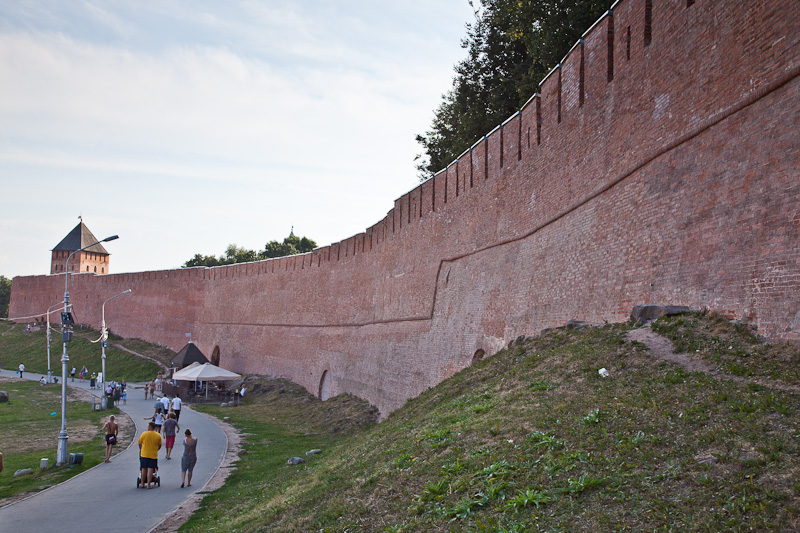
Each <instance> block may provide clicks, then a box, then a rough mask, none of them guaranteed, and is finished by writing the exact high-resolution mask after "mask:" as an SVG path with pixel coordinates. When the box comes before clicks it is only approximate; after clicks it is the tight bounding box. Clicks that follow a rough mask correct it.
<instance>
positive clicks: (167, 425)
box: [162, 413, 181, 460]
mask: <svg viewBox="0 0 800 533" xmlns="http://www.w3.org/2000/svg"><path fill="white" fill-rule="evenodd" d="M162 429H163V430H164V440H165V444H164V447H165V448H166V449H167V455H166V457H167V460H170V459H172V448H173V447H175V433H177V431H178V430H179V429H181V427H180V426H179V425H178V420H177V419H176V418H175V413H170V414H169V416H168V417H167V419H166V420H164V425H163V426H162Z"/></svg>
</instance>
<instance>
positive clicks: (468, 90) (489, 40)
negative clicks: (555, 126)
mask: <svg viewBox="0 0 800 533" xmlns="http://www.w3.org/2000/svg"><path fill="white" fill-rule="evenodd" d="M480 2H481V6H480V8H479V9H478V11H476V15H475V16H476V20H475V22H474V23H472V24H468V25H467V36H466V37H465V38H464V40H462V42H461V46H462V47H463V48H465V49H466V50H467V57H466V59H464V60H462V61H461V62H459V63H458V64H457V65H456V66H455V76H454V77H453V86H452V88H451V89H450V90H449V91H448V92H447V93H446V94H445V95H443V97H442V103H441V104H440V105H439V107H438V108H437V109H436V111H435V112H434V118H433V122H432V124H431V129H430V130H429V131H428V132H427V133H426V134H425V135H417V142H419V143H420V144H421V145H422V147H423V149H424V153H423V154H420V155H418V156H417V170H418V171H419V176H420V180H423V181H424V180H425V179H428V178H429V177H431V176H432V175H433V174H434V173H435V172H438V171H439V170H441V169H443V168H445V167H446V166H447V165H448V164H450V163H451V162H452V161H454V160H455V159H456V158H457V157H458V156H459V155H461V154H462V153H463V152H464V151H465V150H467V149H468V148H469V147H470V146H472V145H473V144H474V143H475V142H476V141H478V140H479V139H480V138H481V137H482V136H483V135H486V134H487V133H488V132H489V131H491V130H492V129H493V128H494V127H495V126H496V125H498V124H500V123H502V122H503V121H504V120H505V119H507V118H508V117H509V116H511V115H513V114H514V113H515V112H516V111H517V110H519V109H520V107H521V106H522V105H523V104H524V103H525V102H526V101H527V100H528V99H529V98H530V97H531V96H533V95H534V94H535V93H536V92H537V91H538V86H539V83H540V82H541V81H542V79H543V78H544V77H545V76H546V75H547V73H548V72H549V71H550V69H552V68H553V67H555V66H556V65H557V64H558V63H559V62H560V61H561V59H562V58H563V57H564V56H565V55H566V53H567V52H568V51H569V49H570V48H571V47H572V46H573V45H574V44H575V43H576V42H577V40H578V39H580V36H581V35H582V34H583V32H584V31H586V30H587V29H588V28H589V27H590V26H591V25H592V24H593V23H594V22H595V21H596V20H597V19H598V18H599V17H600V15H601V14H602V13H603V12H604V11H605V9H607V7H608V2H609V0H480ZM470 3H471V2H470Z"/></svg>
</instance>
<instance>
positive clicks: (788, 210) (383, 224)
mask: <svg viewBox="0 0 800 533" xmlns="http://www.w3.org/2000/svg"><path fill="white" fill-rule="evenodd" d="M799 37H800V6H798V4H797V2H796V1H795V0H769V1H760V2H747V3H743V2H738V1H734V0H727V1H716V2H714V1H711V0H696V1H692V0H652V2H651V0H623V1H621V2H618V3H616V4H615V5H614V6H612V10H611V11H610V12H609V13H608V14H607V15H606V16H604V17H602V18H601V19H600V20H599V21H598V22H597V23H596V24H595V25H594V26H593V27H592V28H591V29H590V30H589V31H587V32H586V34H585V35H584V37H583V39H582V41H581V42H579V43H578V44H576V46H575V47H574V48H573V49H572V50H571V51H570V53H569V54H568V55H567V56H566V57H565V59H564V61H563V62H562V64H561V65H559V66H558V67H556V68H555V69H554V70H553V71H552V72H551V73H550V75H548V77H547V78H546V79H545V80H544V81H543V82H542V85H541V90H540V94H537V95H534V97H532V98H531V100H530V101H529V102H528V103H527V104H526V105H525V106H524V108H523V109H522V110H520V112H519V113H517V114H515V115H514V116H512V117H511V118H509V119H508V120H507V121H506V122H505V123H503V124H502V125H501V126H498V127H497V128H496V129H495V130H493V131H492V132H491V133H489V134H488V135H487V136H486V137H485V138H484V139H481V140H480V141H479V142H477V143H476V144H475V145H474V146H473V147H472V148H471V149H470V150H468V151H467V152H465V153H464V154H462V156H461V157H459V159H458V160H457V161H454V162H453V163H452V164H451V165H450V166H449V167H448V168H447V169H445V170H443V171H442V172H440V173H439V174H437V175H436V176H435V177H434V178H433V179H431V180H429V181H427V182H425V183H423V184H421V185H420V186H418V187H417V188H415V189H414V190H412V191H411V192H409V193H408V194H406V195H404V196H403V197H401V198H399V199H397V200H396V201H395V204H394V208H393V209H392V210H391V211H390V212H389V213H388V215H387V217H386V218H385V219H383V220H381V221H379V222H378V223H377V224H375V225H374V226H372V227H370V228H368V229H367V230H366V231H365V232H364V233H361V234H359V235H355V236H353V237H351V238H349V239H346V240H344V241H342V242H340V243H335V244H332V245H330V246H327V247H324V248H321V249H318V250H315V251H314V252H312V253H309V254H305V255H300V256H294V257H289V258H281V259H275V260H268V261H262V262H256V263H249V264H241V265H232V266H228V267H218V268H209V269H205V268H195V269H185V270H172V271H159V272H144V273H136V274H116V275H109V276H93V275H85V274H84V275H75V276H73V277H71V278H70V286H71V290H70V293H71V295H72V296H73V303H74V305H75V310H76V313H77V314H78V318H79V320H80V321H82V322H90V323H92V324H95V325H97V324H99V322H100V305H101V304H102V301H103V300H104V299H105V298H108V297H109V296H112V295H114V294H116V293H118V292H121V291H122V290H125V289H127V288H132V289H133V291H134V292H133V294H131V295H130V296H126V297H125V298H126V301H125V305H124V306H122V305H115V306H114V307H113V322H112V321H111V320H112V319H111V316H112V312H111V308H108V309H106V318H107V320H108V321H109V323H113V324H114V325H115V326H116V327H114V328H113V329H115V330H116V331H117V332H118V333H119V334H121V335H123V336H132V337H140V338H144V339H147V340H150V341H154V342H159V343H162V344H165V345H168V346H170V347H171V348H173V349H179V348H180V347H181V346H183V344H184V343H185V337H184V333H186V332H191V333H192V337H193V339H194V341H195V343H196V344H198V346H199V347H200V349H201V350H203V352H204V353H206V354H207V355H210V354H211V353H212V351H213V350H214V348H219V350H220V356H221V364H222V366H224V367H226V368H229V369H231V370H235V371H238V372H245V373H250V372H252V373H262V374H269V375H278V376H283V377H287V378H289V379H291V380H293V381H295V382H297V383H300V384H302V385H303V386H305V387H306V388H307V389H308V390H309V391H311V392H312V393H314V394H318V395H321V396H322V397H323V398H326V397H328V396H331V395H336V394H339V393H343V392H349V393H352V394H355V395H358V396H360V397H363V398H365V399H367V400H369V401H370V402H372V403H374V404H375V405H377V406H378V407H379V408H380V410H381V412H382V413H383V414H384V415H385V414H387V413H389V412H390V411H392V410H393V409H396V408H397V407H399V406H401V405H402V404H403V402H404V401H405V400H406V399H408V398H410V397H413V396H415V395H417V394H419V393H420V392H422V391H424V390H425V389H426V388H428V387H431V386H433V385H435V384H437V383H438V382H440V381H441V380H442V379H444V378H446V377H448V376H450V375H452V374H453V373H455V372H457V371H458V370H460V369H462V368H464V367H466V366H468V365H469V364H471V362H472V360H473V357H474V356H475V355H476V354H479V355H480V354H481V353H486V354H492V353H495V352H496V351H497V350H499V349H500V348H501V347H503V346H504V345H505V344H506V343H507V342H508V341H509V340H510V339H513V338H515V337H517V336H518V335H521V334H535V333H536V332H538V331H540V330H541V329H542V328H545V327H551V326H556V325H562V324H563V323H564V322H565V321H566V320H568V319H570V318H578V319H581V320H586V321H589V322H595V323H598V322H602V321H604V320H607V321H621V320H624V319H626V317H627V316H628V314H629V313H630V310H631V307H632V306H633V305H635V304H640V303H650V302H667V303H674V304H684V305H689V306H691V307H696V308H699V307H709V308H711V309H715V310H719V311H722V312H724V313H726V314H728V315H730V316H732V317H736V318H740V319H747V320H750V321H752V322H753V323H755V324H756V325H757V326H758V328H759V330H760V331H761V332H762V333H764V334H765V335H767V336H768V337H770V338H773V339H797V338H798V334H799V333H800V290H798V289H800V253H798V252H800V202H798V198H800V171H798V168H800V138H799V137H798V131H800V118H798V117H800V106H798V101H799V97H800V80H798V75H799V74H800V39H799ZM63 282H64V280H63V277H61V276H34V277H22V278H15V279H14V282H13V287H12V301H11V311H10V316H24V315H30V314H34V313H37V312H39V311H40V310H44V309H46V308H47V307H49V306H50V305H52V304H53V303H56V302H57V301H58V300H59V299H60V298H61V296H62V295H63ZM115 303H116V301H115Z"/></svg>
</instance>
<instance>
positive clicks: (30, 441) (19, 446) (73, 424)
mask: <svg viewBox="0 0 800 533" xmlns="http://www.w3.org/2000/svg"><path fill="white" fill-rule="evenodd" d="M0 390H4V391H8V393H9V398H10V399H9V401H8V402H3V403H0V428H2V431H0V452H3V459H4V463H5V464H4V468H3V472H2V473H0V480H2V481H0V505H5V504H7V503H10V501H11V500H8V498H12V497H18V496H19V495H20V494H23V493H27V492H38V491H41V490H44V489H46V488H47V487H50V486H52V485H55V484H57V483H60V482H62V481H65V480H67V479H69V478H70V477H72V476H74V475H77V474H80V473H81V472H84V471H86V470H87V469H89V468H91V467H92V466H94V465H96V464H98V463H100V462H102V461H103V460H104V459H105V438H104V435H105V434H104V433H103V432H102V425H103V424H104V423H105V421H106V420H107V418H108V416H109V415H112V414H113V415H116V416H117V418H118V419H119V418H120V417H119V409H117V408H113V409H109V410H106V411H95V412H92V411H91V403H90V402H89V401H87V400H86V397H85V394H86V393H85V391H76V390H75V389H67V390H68V391H69V394H68V398H67V399H68V401H67V424H68V425H67V431H68V434H69V453H83V454H84V456H83V464H82V465H79V466H75V467H73V468H67V467H56V466H55V464H56V450H57V447H58V433H59V431H60V429H61V385H48V386H45V387H42V386H41V385H39V383H37V382H35V381H24V380H9V379H4V378H0ZM81 393H83V394H81ZM78 395H80V397H79V396H78ZM54 412H55V413H56V414H52V413H54ZM121 434H122V432H121ZM129 442H130V437H128V442H121V444H120V446H126V445H127V444H128V443H129ZM118 448H119V446H118ZM42 458H47V459H48V460H49V463H48V465H49V466H48V468H47V469H45V470H40V469H39V462H40V459H42ZM24 468H31V469H32V470H33V472H32V473H30V474H26V475H23V476H20V477H14V472H16V471H17V470H21V469H24Z"/></svg>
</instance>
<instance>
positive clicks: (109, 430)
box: [103, 415, 119, 463]
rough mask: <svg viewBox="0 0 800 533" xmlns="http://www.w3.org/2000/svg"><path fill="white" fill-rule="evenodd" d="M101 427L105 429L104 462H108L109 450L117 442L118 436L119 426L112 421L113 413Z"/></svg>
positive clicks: (109, 457) (109, 458) (109, 459)
mask: <svg viewBox="0 0 800 533" xmlns="http://www.w3.org/2000/svg"><path fill="white" fill-rule="evenodd" d="M103 429H104V430H105V431H106V462H107V463H110V462H111V450H112V449H113V448H114V445H115V444H116V443H117V437H118V436H119V426H118V425H117V423H116V422H115V421H114V415H111V416H110V417H109V418H108V422H106V425H105V426H103Z"/></svg>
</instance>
